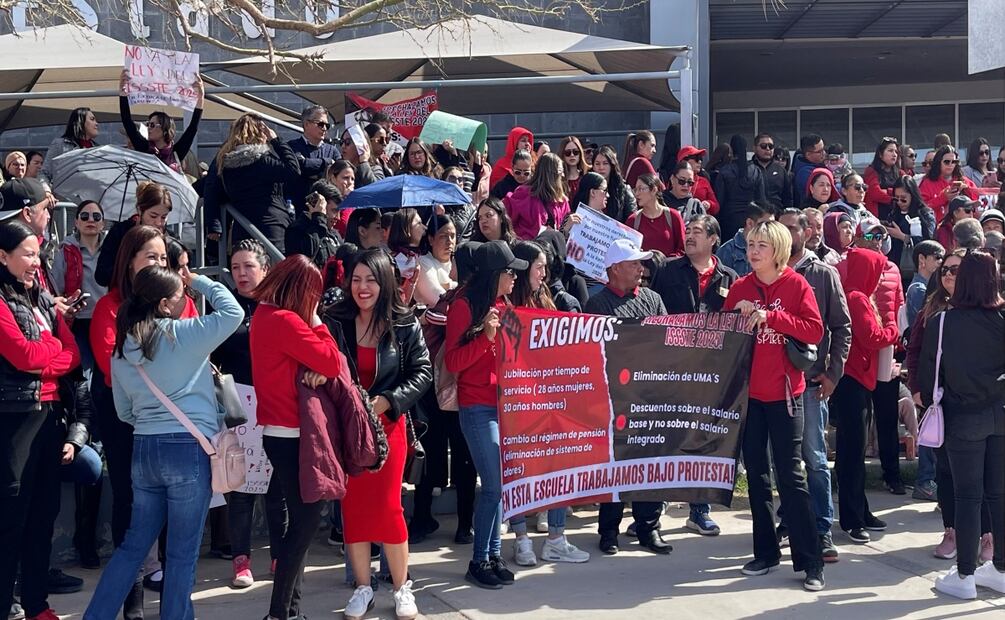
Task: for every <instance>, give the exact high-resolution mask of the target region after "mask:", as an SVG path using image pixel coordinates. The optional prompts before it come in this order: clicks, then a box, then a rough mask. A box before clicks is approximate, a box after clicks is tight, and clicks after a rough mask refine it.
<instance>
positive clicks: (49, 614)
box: [28, 609, 59, 620]
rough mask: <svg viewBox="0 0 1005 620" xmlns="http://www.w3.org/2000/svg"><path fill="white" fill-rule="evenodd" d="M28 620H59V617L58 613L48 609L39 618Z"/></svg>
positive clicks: (29, 619)
mask: <svg viewBox="0 0 1005 620" xmlns="http://www.w3.org/2000/svg"><path fill="white" fill-rule="evenodd" d="M28 620H59V616H57V615H56V612H54V611H53V610H51V609H46V610H45V611H43V612H42V613H40V614H38V615H37V616H32V617H31V618H28Z"/></svg>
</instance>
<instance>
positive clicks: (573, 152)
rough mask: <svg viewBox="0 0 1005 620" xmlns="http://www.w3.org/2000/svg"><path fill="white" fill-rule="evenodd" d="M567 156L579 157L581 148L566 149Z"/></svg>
mask: <svg viewBox="0 0 1005 620" xmlns="http://www.w3.org/2000/svg"><path fill="white" fill-rule="evenodd" d="M565 156H566V157H579V149H565Z"/></svg>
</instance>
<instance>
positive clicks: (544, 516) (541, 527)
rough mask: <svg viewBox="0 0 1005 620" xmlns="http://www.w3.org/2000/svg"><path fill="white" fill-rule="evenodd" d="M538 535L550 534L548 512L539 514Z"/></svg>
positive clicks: (544, 511)
mask: <svg viewBox="0 0 1005 620" xmlns="http://www.w3.org/2000/svg"><path fill="white" fill-rule="evenodd" d="M537 533H538V534H547V533H548V511H547V510H542V511H541V512H539V513H537Z"/></svg>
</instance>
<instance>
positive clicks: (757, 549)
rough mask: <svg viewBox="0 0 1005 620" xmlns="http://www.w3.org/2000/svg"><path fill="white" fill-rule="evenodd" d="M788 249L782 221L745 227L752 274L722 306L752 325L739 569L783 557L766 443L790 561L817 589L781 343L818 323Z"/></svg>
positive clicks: (818, 574) (756, 569) (795, 405)
mask: <svg viewBox="0 0 1005 620" xmlns="http://www.w3.org/2000/svg"><path fill="white" fill-rule="evenodd" d="M791 252H792V236H791V235H790V234H789V230H788V229H787V228H786V227H785V226H783V225H782V224H779V223H778V222H774V221H769V222H763V223H761V224H758V225H757V226H755V227H754V228H753V229H752V230H751V231H750V232H748V233H747V259H748V260H749V261H750V266H751V267H752V268H753V273H751V274H750V275H747V276H744V277H742V278H740V279H739V280H737V281H736V282H735V283H734V284H733V286H732V288H730V289H729V295H728V296H727V297H726V304H725V305H724V306H723V310H725V311H729V310H738V311H739V312H740V314H741V315H742V316H744V317H746V318H747V325H748V327H749V328H750V329H754V328H757V332H756V336H755V338H756V340H755V344H754V357H753V360H752V363H751V368H750V390H749V401H748V405H747V419H746V423H745V425H744V426H745V428H744V431H743V460H744V463H746V465H747V480H748V483H749V485H750V512H751V516H752V517H753V520H754V528H753V538H754V559H753V560H751V561H750V562H747V563H746V564H744V566H743V571H742V572H743V574H744V575H750V576H757V575H766V574H767V573H768V572H769V571H772V570H775V569H777V568H778V565H779V560H780V558H781V550H780V549H779V546H778V539H777V538H776V537H775V518H774V510H773V508H774V506H773V501H772V497H771V471H770V465H769V462H768V446H769V444H770V446H771V455H772V460H773V461H774V463H775V476H776V479H777V481H778V494H779V496H780V497H781V501H782V508H783V509H784V511H785V519H786V521H787V522H788V526H789V540H790V541H791V543H790V544H791V553H792V567H793V569H794V570H795V571H797V572H799V571H806V578H805V579H804V580H803V588H805V589H806V590H809V591H812V592H817V591H820V590H822V589H823V587H824V563H823V557H822V556H821V548H820V538H819V537H818V536H817V530H816V521H815V517H814V515H813V509H812V507H811V504H810V494H809V491H808V489H807V486H806V475H805V474H804V473H803V464H802V448H801V444H802V438H803V410H802V399H801V398H800V396H801V395H802V393H803V391H805V389H806V380H805V379H804V377H803V373H802V371H800V370H799V369H797V368H796V367H795V366H794V365H793V363H792V362H791V361H790V359H789V355H788V354H787V348H788V347H787V345H786V342H787V341H789V340H794V341H798V342H814V343H815V342H820V340H821V338H823V321H822V320H821V318H820V310H819V309H818V307H817V302H816V299H815V298H814V296H813V289H811V288H810V285H809V284H807V283H806V280H805V279H803V278H802V277H801V276H799V275H798V274H796V272H795V271H793V270H792V269H791V268H790V267H788V266H787V263H788V261H789V254H790V253H791ZM769 300H771V301H770V304H769Z"/></svg>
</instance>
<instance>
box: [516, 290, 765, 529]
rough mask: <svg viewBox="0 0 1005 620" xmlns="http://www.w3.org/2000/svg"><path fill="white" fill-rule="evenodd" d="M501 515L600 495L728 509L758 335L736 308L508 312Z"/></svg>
mask: <svg viewBox="0 0 1005 620" xmlns="http://www.w3.org/2000/svg"><path fill="white" fill-rule="evenodd" d="M500 334H501V335H502V338H501V347H502V348H501V351H500V355H499V365H500V367H499V432H500V446H501V458H502V472H503V513H504V518H509V517H511V516H515V515H519V514H523V513H526V512H531V511H536V510H540V509H543V508H554V507H557V506H563V505H571V504H582V503H589V502H595V501H611V500H612V499H614V500H617V501H632V500H647V499H651V500H672V501H687V502H704V503H715V504H723V505H726V506H728V505H729V504H730V502H731V501H732V497H733V485H734V483H735V480H736V459H737V456H738V453H739V449H740V437H741V431H742V427H743V421H744V419H745V417H746V413H747V380H748V378H749V376H750V360H751V354H752V352H753V338H752V336H751V333H750V332H749V331H748V330H747V329H746V326H745V322H744V321H742V320H741V318H740V316H739V315H738V314H735V313H709V314H675V315H669V316H658V317H649V318H646V319H619V318H616V317H609V316H596V315H589V314H567V313H561V312H548V311H543V310H534V309H529V308H511V309H510V310H509V311H507V312H506V314H505V315H504V316H503V319H502V328H501V329H500Z"/></svg>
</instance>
